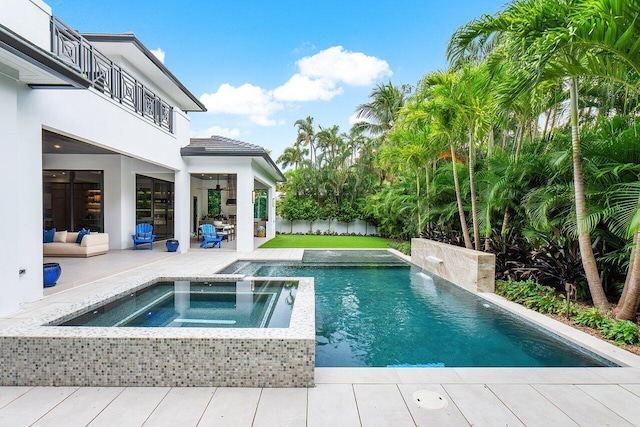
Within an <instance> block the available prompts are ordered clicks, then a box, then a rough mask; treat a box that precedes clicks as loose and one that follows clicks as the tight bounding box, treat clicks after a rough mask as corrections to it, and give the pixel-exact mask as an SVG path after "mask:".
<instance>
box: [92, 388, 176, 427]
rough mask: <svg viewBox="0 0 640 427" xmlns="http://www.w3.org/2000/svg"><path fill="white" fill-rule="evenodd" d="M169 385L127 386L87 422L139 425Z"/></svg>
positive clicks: (95, 426)
mask: <svg viewBox="0 0 640 427" xmlns="http://www.w3.org/2000/svg"><path fill="white" fill-rule="evenodd" d="M169 390H170V388H169V387H128V388H126V389H125V390H124V391H123V392H122V393H120V394H119V395H118V397H117V398H116V399H115V400H113V402H111V403H110V404H109V406H107V407H106V408H105V409H104V410H103V411H102V412H100V414H99V415H98V416H97V417H96V418H95V419H94V420H93V421H92V422H91V424H89V426H90V427H113V426H118V427H139V426H141V425H142V424H144V422H145V421H146V419H147V418H149V415H151V413H152V412H153V410H154V409H155V408H156V407H157V406H158V404H159V403H160V402H161V401H162V399H164V397H165V396H166V395H167V393H169Z"/></svg>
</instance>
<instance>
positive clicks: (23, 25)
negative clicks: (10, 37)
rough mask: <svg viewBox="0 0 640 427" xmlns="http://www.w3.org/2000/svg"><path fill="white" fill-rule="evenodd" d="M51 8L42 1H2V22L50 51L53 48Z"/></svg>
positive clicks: (0, 8)
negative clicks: (50, 26) (50, 21)
mask: <svg viewBox="0 0 640 427" xmlns="http://www.w3.org/2000/svg"><path fill="white" fill-rule="evenodd" d="M50 19H51V8H50V7H49V6H48V5H47V4H45V3H44V2H42V1H40V0H2V2H1V5H0V22H2V25H4V26H5V27H7V28H10V29H11V31H13V32H14V33H16V34H18V35H20V36H21V37H22V38H25V39H27V40H29V41H30V42H31V43H33V44H35V45H36V46H38V47H40V48H42V49H44V50H46V51H48V50H49V49H50V48H51V33H50V30H49V20H50Z"/></svg>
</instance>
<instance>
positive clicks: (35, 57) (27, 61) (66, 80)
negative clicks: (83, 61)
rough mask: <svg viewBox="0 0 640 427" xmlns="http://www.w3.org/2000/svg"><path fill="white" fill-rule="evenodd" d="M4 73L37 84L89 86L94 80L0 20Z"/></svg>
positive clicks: (0, 64) (0, 57)
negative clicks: (88, 78) (90, 79)
mask: <svg viewBox="0 0 640 427" xmlns="http://www.w3.org/2000/svg"><path fill="white" fill-rule="evenodd" d="M0 74H3V75H5V76H7V77H9V78H12V79H13V80H16V81H20V82H23V83H26V84H27V85H29V86H31V87H33V88H39V87H55V88H65V87H67V88H75V89H86V88H88V87H89V85H90V82H89V80H87V79H86V78H85V77H84V76H82V74H80V73H78V72H77V71H75V70H74V69H72V68H71V67H69V66H68V65H67V64H65V63H64V62H62V61H60V60H59V59H57V58H56V57H54V56H53V55H52V54H51V53H49V52H46V51H44V50H42V49H41V48H39V47H38V46H35V45H34V44H32V43H30V42H28V41H27V40H25V39H24V38H22V37H20V36H19V35H17V34H15V33H14V32H13V31H11V30H9V29H8V28H7V27H5V26H3V25H2V24H0Z"/></svg>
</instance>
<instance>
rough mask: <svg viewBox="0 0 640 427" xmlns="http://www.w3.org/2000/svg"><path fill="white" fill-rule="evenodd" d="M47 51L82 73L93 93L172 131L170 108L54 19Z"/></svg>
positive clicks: (74, 32)
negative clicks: (95, 91) (101, 94)
mask: <svg viewBox="0 0 640 427" xmlns="http://www.w3.org/2000/svg"><path fill="white" fill-rule="evenodd" d="M51 52H52V53H53V54H54V55H55V56H57V57H58V58H60V59H61V60H62V61H64V62H66V63H67V64H68V65H69V66H71V67H72V68H74V69H76V70H77V71H78V72H80V73H82V74H84V75H85V76H86V77H87V79H88V80H89V81H90V82H91V86H92V87H93V88H94V89H96V90H97V91H99V92H102V93H103V94H105V95H106V96H109V97H110V98H112V99H113V100H114V101H116V102H118V103H120V104H121V105H123V106H124V107H126V108H127V109H129V110H132V111H134V112H135V113H136V114H138V115H140V116H142V117H144V118H145V119H147V120H149V121H151V122H153V123H155V124H156V125H157V126H160V127H161V128H163V129H166V130H168V131H169V132H173V114H172V113H173V107H172V106H171V105H169V104H167V103H166V102H165V101H163V100H162V98H160V97H159V96H158V95H156V94H155V93H154V92H153V91H152V90H150V89H149V88H147V87H145V86H144V85H143V84H142V83H140V82H139V81H138V80H136V78H134V77H133V76H132V75H131V74H129V73H128V72H127V71H126V70H124V69H123V68H122V67H120V66H119V65H117V64H115V63H114V62H113V61H111V60H110V59H109V57H108V56H106V55H105V54H103V53H102V52H100V51H99V50H98V49H96V48H95V47H93V45H92V44H91V43H89V42H88V41H87V40H86V39H85V38H84V37H82V36H81V35H80V34H78V33H77V32H76V31H74V30H72V29H71V28H69V27H68V26H67V25H66V24H64V23H63V22H62V21H60V20H59V19H57V18H56V17H55V16H52V17H51Z"/></svg>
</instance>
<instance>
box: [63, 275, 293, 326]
mask: <svg viewBox="0 0 640 427" xmlns="http://www.w3.org/2000/svg"><path fill="white" fill-rule="evenodd" d="M296 289H297V282H281V281H252V280H241V281H235V282H228V281H225V282H196V281H194V282H191V281H185V280H176V281H171V282H166V281H165V282H158V283H156V284H153V285H151V286H149V287H146V288H144V289H142V290H139V291H137V292H132V293H130V294H128V295H126V296H124V297H122V298H119V299H117V300H115V301H111V302H109V303H106V304H104V305H102V306H100V307H97V308H94V309H92V310H90V311H88V312H87V313H85V314H82V315H80V316H77V317H74V318H73V319H71V320H68V321H65V322H63V323H60V324H59V326H105V327H110V326H117V327H152V328H161V327H163V328H164V327H171V328H185V327H187V328H189V327H197V328H287V327H288V326H289V320H290V318H291V312H292V309H293V302H294V300H295V296H296Z"/></svg>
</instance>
